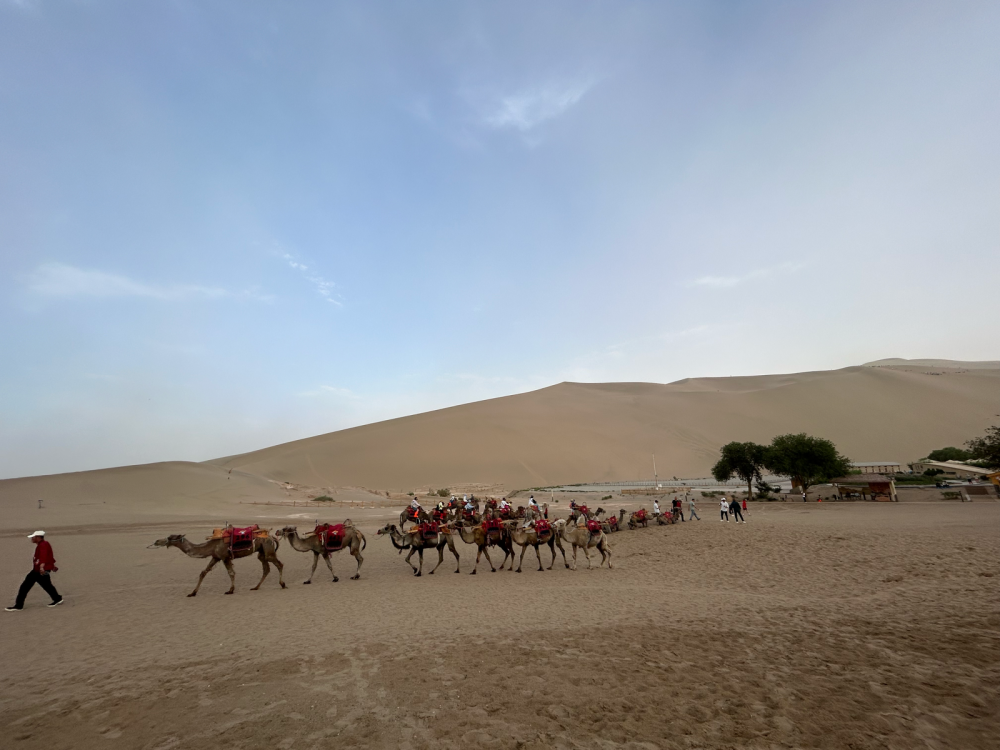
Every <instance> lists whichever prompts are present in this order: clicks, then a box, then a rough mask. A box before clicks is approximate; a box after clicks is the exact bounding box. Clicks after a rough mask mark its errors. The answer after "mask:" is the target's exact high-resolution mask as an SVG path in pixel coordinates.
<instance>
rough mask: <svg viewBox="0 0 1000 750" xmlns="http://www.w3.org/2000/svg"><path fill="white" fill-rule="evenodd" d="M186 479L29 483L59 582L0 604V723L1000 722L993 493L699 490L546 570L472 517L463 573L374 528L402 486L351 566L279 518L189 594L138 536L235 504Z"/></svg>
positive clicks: (998, 561) (963, 733)
mask: <svg viewBox="0 0 1000 750" xmlns="http://www.w3.org/2000/svg"><path fill="white" fill-rule="evenodd" d="M230 481H231V480H230ZM595 499H596V498H595ZM619 499H620V498H615V499H614V501H615V503H616V507H617V505H618V501H619ZM181 505H182V506H183V507H181V508H180V509H179V511H180V512H178V513H176V514H175V512H174V511H175V510H177V509H174V508H172V507H168V506H166V505H162V504H161V506H160V507H158V508H153V507H147V508H146V509H145V510H144V511H143V512H142V513H140V514H138V515H136V516H131V517H128V518H126V519H123V523H121V524H114V523H112V522H111V521H110V519H109V518H102V522H101V525H95V526H89V527H88V526H82V525H71V526H67V527H65V528H62V529H60V528H59V527H58V520H57V519H56V518H54V517H53V512H52V511H51V510H49V511H47V510H46V509H44V508H43V509H42V510H38V509H35V510H34V511H32V512H34V513H35V518H34V520H35V522H36V523H35V524H34V525H50V526H51V524H52V523H56V525H55V526H51V529H47V530H48V531H49V533H50V538H51V541H52V544H53V546H54V549H55V553H56V557H57V561H58V563H59V566H60V571H59V572H58V573H56V574H55V576H56V582H57V585H58V586H59V588H60V590H61V591H62V592H63V594H64V595H65V597H66V603H65V604H64V605H63V606H61V607H58V608H53V609H50V608H47V607H45V606H44V604H45V603H46V597H45V596H44V595H43V594H42V593H41V592H40V591H38V590H37V589H36V590H35V591H34V592H33V593H32V594H31V595H30V596H29V599H28V605H27V607H26V608H25V610H24V611H22V612H20V613H16V614H11V613H0V614H2V615H4V616H3V618H2V619H0V628H2V630H0V632H2V638H0V663H2V664H3V670H2V678H0V727H3V729H0V733H2V734H0V737H2V739H3V742H2V744H3V746H4V747H10V748H26V749H27V748H45V749H46V750H55V749H57V748H84V749H86V748H115V747H121V748H149V749H150V750H152V749H153V748H160V749H165V748H178V749H180V748H199V747H205V746H213V747H215V746H224V747H233V748H333V747H375V748H397V747H398V748H425V747H426V748H432V747H433V748H449V747H455V748H457V747H468V746H479V747H489V748H519V747H521V748H542V747H545V748H552V747H566V748H576V747H580V748H640V747H663V748H708V747H712V748H715V747H724V748H831V749H833V748H837V749H839V748H845V747H854V748H920V747H926V748H959V747H960V748H992V747H996V746H997V743H998V742H1000V703H998V694H997V686H998V685H1000V598H998V596H997V581H998V580H1000V554H998V553H1000V504H998V503H996V502H995V501H993V500H989V501H986V502H974V503H898V504H891V505H889V504H882V503H878V504H876V503H808V504H801V503H752V504H751V506H750V510H749V512H748V519H749V522H748V523H747V524H741V525H737V524H734V523H728V524H726V523H721V522H720V521H719V520H718V513H717V510H716V508H717V503H716V502H715V501H714V500H708V499H705V500H701V501H700V503H699V506H700V515H701V516H702V519H703V520H702V521H700V522H698V521H693V522H687V523H684V524H677V525H675V526H667V527H650V528H648V529H644V530H636V531H623V532H620V533H618V534H615V535H612V537H611V542H612V546H613V549H614V562H615V568H614V570H608V569H607V568H603V569H596V568H595V569H594V570H586V568H585V565H581V566H580V569H579V570H577V571H572V570H566V569H565V568H564V567H562V564H561V561H559V562H557V564H556V566H555V568H554V569H553V570H552V571H545V572H538V571H537V568H536V565H535V564H534V563H533V555H532V553H531V552H530V551H529V553H528V555H527V556H526V557H525V571H524V572H522V573H521V574H517V573H511V572H507V571H503V572H497V573H495V574H491V573H489V572H488V567H484V566H481V567H480V573H479V575H478V576H476V577H475V578H473V577H470V576H468V575H467V574H466V573H467V572H468V571H469V570H470V569H471V562H472V558H473V555H472V553H471V550H472V547H466V546H464V545H462V546H460V548H459V549H460V552H461V554H462V560H461V566H462V571H463V572H462V574H459V575H456V574H455V573H454V572H453V570H454V561H453V559H452V558H451V557H450V555H449V556H448V557H447V558H446V559H445V562H444V564H443V565H442V566H441V568H440V569H439V571H438V572H437V573H436V574H435V575H434V576H427V575H425V576H424V577H422V578H414V577H413V576H412V575H411V574H410V573H409V568H408V567H407V566H406V565H405V564H404V562H403V561H402V559H401V558H400V557H399V556H398V555H397V554H396V553H395V551H394V550H392V549H391V547H390V546H389V542H388V540H386V539H385V538H379V537H377V536H376V534H375V531H376V529H377V528H378V527H379V526H380V525H381V524H383V523H385V522H386V521H387V520H389V519H390V518H391V517H392V516H394V515H395V514H396V512H397V511H396V510H395V509H391V508H385V509H365V510H361V509H358V508H355V509H352V517H353V519H354V520H355V522H356V523H357V524H358V525H359V526H360V527H361V528H362V529H363V531H364V532H365V534H366V536H367V549H366V550H365V552H364V557H365V562H364V566H363V568H362V578H361V580H359V581H348V580H346V575H345V574H349V573H351V572H353V571H352V569H353V562H352V560H351V559H350V558H349V557H348V556H347V555H346V553H340V554H338V555H336V556H335V559H334V567H335V570H336V572H337V573H338V574H339V575H340V576H341V580H340V582H339V583H333V582H331V581H330V580H329V576H328V575H327V574H326V573H325V571H323V568H322V565H321V567H320V569H319V571H322V572H317V576H316V579H315V581H314V583H313V584H312V585H311V586H303V585H302V581H303V580H305V578H306V576H307V575H308V569H309V566H310V564H311V558H310V556H308V555H306V554H302V553H297V552H294V551H292V550H290V549H288V547H287V546H286V545H283V546H282V548H281V549H280V550H279V556H280V557H281V558H282V560H283V561H284V563H285V570H284V575H285V580H286V581H287V583H288V588H287V589H285V590H282V589H280V588H279V586H278V578H277V573H276V572H272V574H271V575H270V577H269V578H268V579H267V580H266V581H265V583H264V585H263V586H262V588H261V589H260V590H259V591H256V592H253V591H250V590H249V589H250V587H251V586H252V585H254V584H255V583H256V582H257V579H258V577H259V574H260V566H259V564H258V563H257V562H256V560H253V559H246V560H239V561H237V562H236V573H237V580H236V583H237V590H236V594H235V595H234V596H224V595H223V592H224V591H225V590H226V588H227V587H228V578H227V577H226V576H225V574H224V572H222V571H221V570H220V571H216V572H213V573H212V574H210V576H209V577H208V578H207V579H206V582H205V584H204V585H203V587H202V592H201V593H200V594H199V595H198V597H196V598H194V599H191V598H187V597H186V596H185V595H186V594H187V593H188V592H189V591H190V590H191V588H192V587H193V584H194V582H195V579H196V577H197V574H198V572H199V570H200V569H201V568H202V562H203V561H199V560H192V559H190V558H187V557H185V556H183V555H182V554H181V553H180V552H178V551H177V550H172V549H169V550H167V549H147V548H146V546H147V545H148V544H150V543H151V542H152V541H153V540H154V539H156V538H159V537H162V536H165V535H166V534H167V533H170V532H186V533H188V534H189V535H190V536H191V537H192V538H193V539H197V538H199V537H200V535H202V534H203V533H207V532H208V531H209V529H210V527H211V526H212V524H213V522H214V519H216V518H218V517H220V516H223V515H226V514H227V513H229V512H230V511H231V508H230V507H229V506H228V505H227V504H226V503H225V502H222V503H220V502H219V501H204V505H206V506H213V507H212V512H210V513H207V514H206V516H205V517H204V518H197V517H196V515H195V514H192V513H191V512H190V511H191V510H192V509H191V507H190V506H189V505H188V504H187V502H186V501H185V502H182V504H181ZM560 505H562V507H563V508H564V507H565V505H563V504H562V503H560ZM623 505H628V504H627V503H626V504H623ZM256 510H257V511H258V514H257V515H256V516H254V517H251V516H250V515H245V516H243V520H256V521H258V522H260V523H263V524H267V525H270V526H272V527H276V526H278V525H282V524H284V523H295V522H298V523H301V524H303V525H306V526H308V525H309V524H310V523H311V521H312V519H311V518H309V519H305V518H302V516H303V515H312V514H313V513H315V511H313V510H312V509H308V511H303V509H301V508H294V507H278V506H257V507H256ZM339 512H342V511H341V510H340V509H331V510H329V511H327V512H326V514H325V515H326V518H327V519H328V520H335V519H336V518H342V516H336V515H335V514H337V513H339ZM27 514H28V511H25V513H24V514H22V515H21V518H20V521H19V523H22V524H23V522H24V520H26V519H25V515H27ZM47 515H48V517H47ZM139 516H142V517H139ZM143 518H144V519H145V520H143ZM5 520H6V519H5ZM29 525H32V524H29ZM22 531H23V528H19V529H16V530H15V529H13V528H11V527H10V526H7V525H6V524H5V528H4V530H3V532H2V536H0V559H2V560H3V561H4V562H3V567H2V571H0V589H2V590H3V591H5V592H7V593H8V595H12V594H13V592H14V590H15V588H16V585H17V583H18V582H19V580H20V578H21V576H22V575H23V574H24V572H25V570H26V569H27V567H28V565H29V564H30V563H29V560H30V553H31V545H30V543H29V542H28V540H27V539H25V538H24V535H23V533H22ZM543 554H545V553H543ZM544 560H545V564H546V565H547V564H548V557H547V555H546V557H545V558H544ZM581 562H582V558H581Z"/></svg>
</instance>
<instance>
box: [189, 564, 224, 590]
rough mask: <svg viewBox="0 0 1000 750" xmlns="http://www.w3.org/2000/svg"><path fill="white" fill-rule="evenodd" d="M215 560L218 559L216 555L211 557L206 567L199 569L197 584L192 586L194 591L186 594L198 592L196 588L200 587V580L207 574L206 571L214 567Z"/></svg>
mask: <svg viewBox="0 0 1000 750" xmlns="http://www.w3.org/2000/svg"><path fill="white" fill-rule="evenodd" d="M217 562H219V560H218V558H216V557H213V558H212V559H211V560H210V561H209V563H208V567H207V568H205V569H204V570H203V571H201V575H199V576H198V585H197V586H195V587H194V591H192V592H191V593H190V594H188V596H194V595H195V594H197V593H198V589H200V588H201V582H202V581H204V580H205V576H206V575H208V571H210V570H211V569H212V568H214V567H215V564H216V563H217Z"/></svg>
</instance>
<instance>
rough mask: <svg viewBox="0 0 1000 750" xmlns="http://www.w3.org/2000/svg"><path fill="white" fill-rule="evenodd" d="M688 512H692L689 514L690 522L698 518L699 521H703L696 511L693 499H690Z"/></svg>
mask: <svg viewBox="0 0 1000 750" xmlns="http://www.w3.org/2000/svg"><path fill="white" fill-rule="evenodd" d="M688 511H690V512H689V513H688V520H690V519H692V518H697V519H698V520H699V521H700V520H701V516H699V515H698V511H696V510H695V507H694V498H693V497H692V498H689V499H688Z"/></svg>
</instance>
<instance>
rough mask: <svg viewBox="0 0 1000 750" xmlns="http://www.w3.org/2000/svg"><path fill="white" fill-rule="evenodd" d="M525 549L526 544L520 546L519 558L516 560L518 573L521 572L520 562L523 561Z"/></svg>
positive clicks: (526, 548) (526, 547)
mask: <svg viewBox="0 0 1000 750" xmlns="http://www.w3.org/2000/svg"><path fill="white" fill-rule="evenodd" d="M527 551H528V545H527V544H525V545H524V546H523V547H521V558H520V559H519V560H518V561H517V572H518V573H520V572H521V563H523V562H524V553H525V552H527Z"/></svg>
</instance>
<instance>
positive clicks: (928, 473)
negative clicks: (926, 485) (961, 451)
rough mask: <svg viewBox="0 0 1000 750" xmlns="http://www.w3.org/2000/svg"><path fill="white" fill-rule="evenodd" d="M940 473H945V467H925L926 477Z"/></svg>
mask: <svg viewBox="0 0 1000 750" xmlns="http://www.w3.org/2000/svg"><path fill="white" fill-rule="evenodd" d="M938 474H944V470H943V469H925V470H924V476H925V477H936V476H937V475H938Z"/></svg>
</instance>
